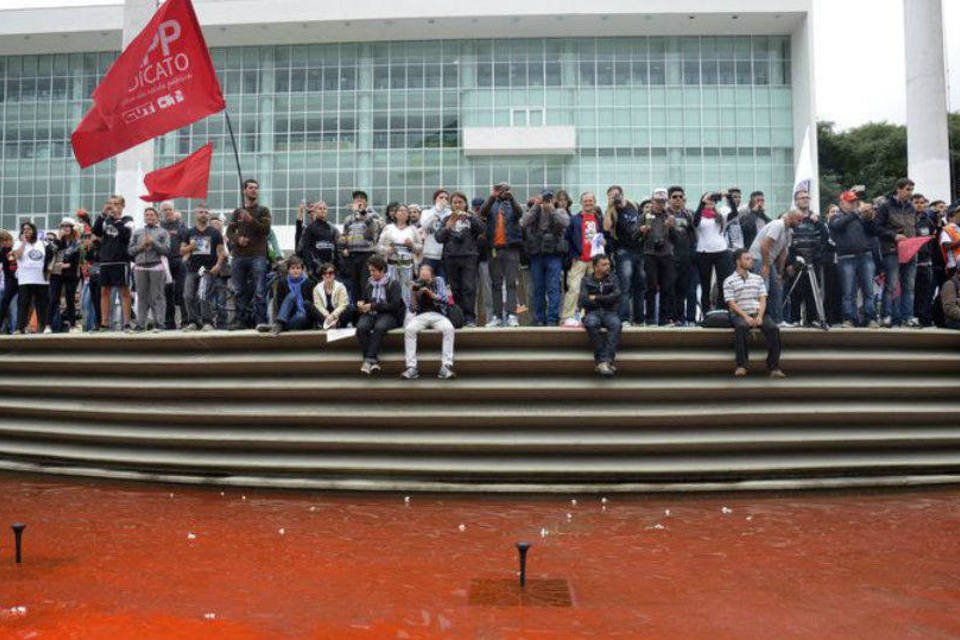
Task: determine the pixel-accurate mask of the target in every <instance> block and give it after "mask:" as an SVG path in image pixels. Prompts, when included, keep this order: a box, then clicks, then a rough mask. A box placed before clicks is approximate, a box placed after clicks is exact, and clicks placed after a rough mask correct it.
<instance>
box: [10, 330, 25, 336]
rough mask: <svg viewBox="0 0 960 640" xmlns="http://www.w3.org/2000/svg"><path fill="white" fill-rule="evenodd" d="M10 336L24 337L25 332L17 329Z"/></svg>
mask: <svg viewBox="0 0 960 640" xmlns="http://www.w3.org/2000/svg"><path fill="white" fill-rule="evenodd" d="M10 335H12V336H22V335H23V331H20V329H15V330H14V331H13V333H11V334H10Z"/></svg>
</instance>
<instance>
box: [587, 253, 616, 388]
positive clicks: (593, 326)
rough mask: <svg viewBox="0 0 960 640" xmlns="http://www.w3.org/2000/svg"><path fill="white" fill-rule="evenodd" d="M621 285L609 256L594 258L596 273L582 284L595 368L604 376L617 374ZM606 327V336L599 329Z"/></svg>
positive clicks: (588, 333) (594, 270)
mask: <svg viewBox="0 0 960 640" xmlns="http://www.w3.org/2000/svg"><path fill="white" fill-rule="evenodd" d="M619 304H620V285H619V284H618V282H617V278H616V276H614V275H612V274H611V273H610V258H609V257H608V256H606V255H603V254H601V255H597V256H594V257H593V273H592V274H590V275H587V276H585V277H584V278H583V281H582V282H581V283H580V307H581V308H582V309H583V310H584V311H585V312H586V314H587V315H586V317H585V318H584V320H583V327H584V329H586V330H587V335H588V336H589V337H590V343H591V344H592V345H593V359H594V361H595V362H596V363H597V366H596V368H595V371H596V372H597V373H599V374H600V375H601V376H603V377H604V378H610V377H612V376H613V374H614V373H616V366H615V364H614V363H615V362H616V359H617V345H618V344H619V342H620V326H621V323H620V316H619V314H618V313H617V307H618V306H619ZM600 329H606V330H607V333H606V335H604V334H602V333H601V332H600Z"/></svg>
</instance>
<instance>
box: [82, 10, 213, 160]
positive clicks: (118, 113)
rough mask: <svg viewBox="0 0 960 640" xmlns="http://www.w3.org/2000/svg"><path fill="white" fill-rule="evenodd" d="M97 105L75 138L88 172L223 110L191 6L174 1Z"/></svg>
mask: <svg viewBox="0 0 960 640" xmlns="http://www.w3.org/2000/svg"><path fill="white" fill-rule="evenodd" d="M92 98H93V107H92V108H91V109H90V111H88V112H87V115H85V116H84V117H83V120H82V121H81V122H80V125H79V126H78V127H77V129H76V131H74V132H73V136H72V137H71V141H72V142H73V153H74V155H75V156H76V158H77V162H79V163H80V166H81V167H88V166H90V165H91V164H94V163H96V162H100V161H101V160H104V159H106V158H109V157H111V156H114V155H116V154H118V153H120V152H121V151H125V150H127V149H129V148H130V147H134V146H136V145H138V144H140V143H141V142H144V141H146V140H149V139H151V138H155V137H157V136H160V135H163V134H164V133H167V132H168V131H173V130H174V129H179V128H180V127H185V126H187V125H188V124H190V123H191V122H196V121H197V120H199V119H201V118H205V117H206V116H208V115H210V114H213V113H217V112H218V111H222V110H223V109H224V108H225V107H226V104H225V103H224V101H223V93H222V92H221V91H220V83H219V82H218V81H217V75H216V73H215V72H214V70H213V62H212V61H211V60H210V52H209V51H207V45H206V43H205V42H204V40H203V32H202V31H201V30H200V24H199V23H198V22H197V15H196V13H194V11H193V5H192V4H191V3H190V0H167V1H166V2H165V3H164V4H163V6H161V7H160V9H158V10H157V13H156V14H155V15H154V16H153V19H152V20H150V23H149V24H148V25H147V26H146V27H145V28H144V29H143V31H141V32H140V34H139V35H138V36H137V37H136V38H135V39H134V40H133V42H131V43H130V45H129V46H128V47H127V48H126V49H125V50H124V51H123V53H121V54H120V57H119V58H117V60H116V62H114V63H113V66H111V67H110V70H109V71H107V74H106V75H105V76H104V77H103V80H101V81H100V84H99V85H98V86H97V88H96V89H94V91H93V96H92Z"/></svg>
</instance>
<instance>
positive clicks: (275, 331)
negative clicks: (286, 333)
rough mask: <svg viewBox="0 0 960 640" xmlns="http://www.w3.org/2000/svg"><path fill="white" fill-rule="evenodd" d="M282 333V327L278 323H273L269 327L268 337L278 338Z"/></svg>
mask: <svg viewBox="0 0 960 640" xmlns="http://www.w3.org/2000/svg"><path fill="white" fill-rule="evenodd" d="M281 333H283V325H282V324H281V323H279V322H274V323H273V324H272V325H270V335H272V336H278V335H280V334H281Z"/></svg>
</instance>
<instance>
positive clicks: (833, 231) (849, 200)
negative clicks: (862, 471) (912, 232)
mask: <svg viewBox="0 0 960 640" xmlns="http://www.w3.org/2000/svg"><path fill="white" fill-rule="evenodd" d="M859 204H860V194H859V193H857V192H856V191H853V190H850V191H844V192H843V193H842V194H840V213H838V214H837V215H835V216H834V217H833V218H832V219H831V220H830V223H829V227H830V235H831V236H832V238H833V242H834V244H835V245H836V246H837V266H838V267H839V269H840V286H841V291H842V297H841V312H842V313H843V326H844V327H848V328H849V327H853V326H855V325H856V324H858V322H859V314H858V313H857V289H858V288H859V290H860V294H861V295H862V296H863V323H864V324H865V325H866V326H868V327H870V328H871V329H875V328H877V327H878V326H879V325H878V324H877V307H876V304H874V295H873V276H874V273H875V268H874V262H873V251H872V246H873V245H872V238H873V237H875V236H876V234H877V226H876V220H875V213H874V211H873V209H872V208H864V210H863V212H861V211H860V207H859Z"/></svg>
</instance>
